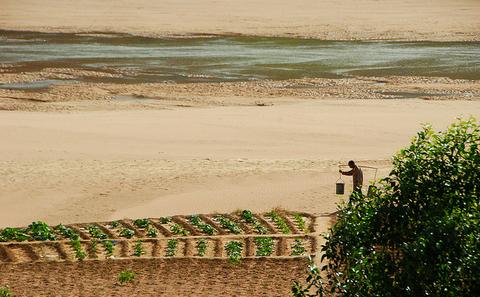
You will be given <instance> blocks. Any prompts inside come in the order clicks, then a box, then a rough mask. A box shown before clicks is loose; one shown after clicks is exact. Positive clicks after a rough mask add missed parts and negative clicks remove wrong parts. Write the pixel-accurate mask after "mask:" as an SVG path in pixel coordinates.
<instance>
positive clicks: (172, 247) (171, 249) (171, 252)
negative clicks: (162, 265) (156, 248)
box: [166, 239, 178, 257]
mask: <svg viewBox="0 0 480 297" xmlns="http://www.w3.org/2000/svg"><path fill="white" fill-rule="evenodd" d="M177 246H178V239H170V240H168V242H167V251H166V255H167V257H173V256H175V254H176V253H177Z"/></svg>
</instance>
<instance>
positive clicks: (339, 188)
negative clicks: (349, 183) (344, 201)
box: [335, 176, 345, 195]
mask: <svg viewBox="0 0 480 297" xmlns="http://www.w3.org/2000/svg"><path fill="white" fill-rule="evenodd" d="M335 193H336V194H337V195H343V194H345V182H344V181H343V180H342V177H341V176H340V178H339V179H338V180H337V182H336V183H335Z"/></svg>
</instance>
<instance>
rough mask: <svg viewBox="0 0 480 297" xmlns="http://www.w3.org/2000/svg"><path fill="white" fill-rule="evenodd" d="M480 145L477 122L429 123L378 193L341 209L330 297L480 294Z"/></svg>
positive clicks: (329, 241)
mask: <svg viewBox="0 0 480 297" xmlns="http://www.w3.org/2000/svg"><path fill="white" fill-rule="evenodd" d="M479 145H480V127H479V125H478V124H477V123H476V122H475V120H473V119H470V120H468V121H461V120H459V121H457V122H455V123H454V124H452V125H451V126H450V127H449V128H448V129H447V130H446V131H443V132H438V133H436V132H435V131H433V130H432V128H431V127H430V126H425V127H424V129H423V130H422V131H420V132H419V133H418V134H417V136H416V137H415V138H414V139H413V140H412V143H411V144H410V146H409V147H407V148H405V149H403V150H401V151H400V152H399V153H398V154H397V155H396V156H395V157H394V158H393V170H392V172H391V173H390V175H389V176H388V177H387V178H384V179H383V180H381V181H380V183H379V187H378V188H377V189H376V190H374V191H372V193H371V194H370V195H369V196H368V197H359V196H358V195H356V194H354V195H356V196H355V197H352V198H354V199H353V201H354V202H353V203H350V204H348V205H343V206H341V207H340V212H339V215H338V220H337V222H336V223H335V225H334V226H333V227H332V228H331V230H330V233H329V235H327V236H326V244H325V245H324V246H323V248H322V251H323V252H324V255H323V259H324V260H326V261H325V263H327V264H326V265H325V266H324V267H322V270H323V271H325V273H326V278H325V281H326V282H325V284H324V287H323V291H324V293H330V294H332V295H343V296H478V294H479V292H480V203H479V200H480V149H479ZM307 283H308V282H307ZM297 287H298V286H297ZM298 291H299V290H298V288H297V292H298ZM296 296H300V295H296Z"/></svg>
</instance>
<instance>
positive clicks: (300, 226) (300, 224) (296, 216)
mask: <svg viewBox="0 0 480 297" xmlns="http://www.w3.org/2000/svg"><path fill="white" fill-rule="evenodd" d="M293 218H294V219H295V222H297V225H298V229H300V231H302V232H307V231H308V230H307V226H306V225H305V220H304V219H303V217H302V215H301V214H299V213H294V214H293Z"/></svg>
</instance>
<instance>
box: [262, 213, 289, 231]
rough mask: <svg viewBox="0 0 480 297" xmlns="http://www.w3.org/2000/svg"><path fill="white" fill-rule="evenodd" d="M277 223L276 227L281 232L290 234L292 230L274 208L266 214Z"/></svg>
mask: <svg viewBox="0 0 480 297" xmlns="http://www.w3.org/2000/svg"><path fill="white" fill-rule="evenodd" d="M267 216H269V217H270V218H271V219H272V220H273V221H274V222H275V224H276V225H277V227H278V228H279V229H280V230H281V231H282V233H283V234H290V233H292V230H290V228H289V227H288V225H287V223H285V221H284V220H283V219H282V217H281V216H280V215H279V214H278V213H276V212H275V211H274V210H272V211H271V212H269V213H268V214H267Z"/></svg>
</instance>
